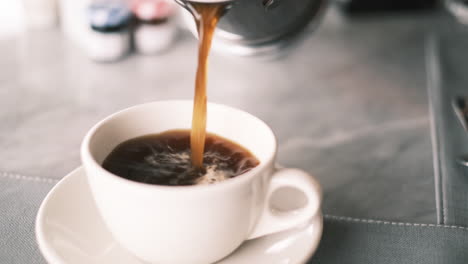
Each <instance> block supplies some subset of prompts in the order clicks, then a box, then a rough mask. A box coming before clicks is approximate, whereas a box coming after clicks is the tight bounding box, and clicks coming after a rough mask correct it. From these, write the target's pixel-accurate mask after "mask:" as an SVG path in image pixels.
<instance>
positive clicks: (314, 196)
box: [248, 168, 322, 239]
mask: <svg viewBox="0 0 468 264" xmlns="http://www.w3.org/2000/svg"><path fill="white" fill-rule="evenodd" d="M284 187H290V188H294V189H297V190H299V191H301V192H302V193H303V194H304V195H305V196H306V198H307V204H306V205H305V206H304V207H302V208H299V209H294V210H291V211H285V212H284V211H277V210H275V209H273V208H272V207H271V197H272V195H273V193H274V192H275V191H276V190H278V189H280V188H284ZM321 200H322V189H321V187H320V184H319V183H318V182H317V180H315V178H314V177H312V175H310V174H308V173H307V172H305V171H302V170H299V169H290V168H281V169H276V171H275V172H274V173H273V175H272V178H271V181H270V186H269V188H268V191H267V195H266V202H265V207H264V208H263V212H262V214H261V215H260V218H259V221H258V223H257V225H256V227H255V228H254V230H253V232H252V233H251V235H250V236H249V238H248V239H253V238H257V237H261V236H264V235H269V234H272V233H276V232H280V231H283V230H287V229H291V228H293V227H297V226H299V225H301V224H305V223H307V222H309V221H311V220H312V219H313V218H314V217H315V216H316V215H317V213H318V211H319V210H320V204H321Z"/></svg>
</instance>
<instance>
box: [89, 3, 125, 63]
mask: <svg viewBox="0 0 468 264" xmlns="http://www.w3.org/2000/svg"><path fill="white" fill-rule="evenodd" d="M131 18H132V16H131V13H130V9H129V8H128V7H127V5H126V4H125V3H122V2H117V3H114V2H100V3H94V4H91V5H90V6H89V7H88V19H89V23H88V25H89V26H90V27H91V32H90V33H89V35H88V37H89V39H88V41H87V43H86V44H87V51H88V55H89V56H90V58H91V59H93V60H95V61H102V62H111V61H115V60H118V59H120V58H122V57H123V56H125V55H126V54H127V53H128V52H129V51H130V23H131Z"/></svg>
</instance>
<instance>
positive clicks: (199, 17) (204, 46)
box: [179, 1, 230, 169]
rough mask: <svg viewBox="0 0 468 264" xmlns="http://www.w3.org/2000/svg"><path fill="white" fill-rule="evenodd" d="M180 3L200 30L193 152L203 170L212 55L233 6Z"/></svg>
mask: <svg viewBox="0 0 468 264" xmlns="http://www.w3.org/2000/svg"><path fill="white" fill-rule="evenodd" d="M179 3H180V4H182V5H183V6H184V8H186V9H187V10H189V12H190V13H191V14H192V16H193V18H194V19H195V22H196V25H197V30H198V38H199V47H198V66H197V74H196V78H195V96H194V101H193V115H192V130H191V133H190V149H191V155H192V156H191V159H192V165H193V167H195V168H197V169H202V168H203V154H204V148H205V139H206V118H207V117H206V108H207V95H206V88H207V87H206V86H207V71H208V55H209V52H210V48H211V41H212V39H213V33H214V31H215V29H216V25H217V24H218V21H219V19H220V18H221V16H222V15H223V14H224V13H225V12H226V11H227V9H228V7H229V6H230V2H229V1H223V2H196V1H184V2H179Z"/></svg>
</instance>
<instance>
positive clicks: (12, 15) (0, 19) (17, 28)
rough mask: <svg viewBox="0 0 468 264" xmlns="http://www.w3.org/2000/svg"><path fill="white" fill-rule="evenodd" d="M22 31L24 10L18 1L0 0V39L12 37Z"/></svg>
mask: <svg viewBox="0 0 468 264" xmlns="http://www.w3.org/2000/svg"><path fill="white" fill-rule="evenodd" d="M23 30H24V8H23V6H22V3H21V1H18V0H0V39H4V38H9V37H14V36H16V35H18V34H19V33H21V32H22V31H23Z"/></svg>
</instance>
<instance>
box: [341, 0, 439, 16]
mask: <svg viewBox="0 0 468 264" xmlns="http://www.w3.org/2000/svg"><path fill="white" fill-rule="evenodd" d="M338 3H339V5H340V6H341V8H342V9H343V11H345V12H346V13H349V14H359V13H374V12H390V11H406V10H408V11H414V10H427V9H432V8H435V7H437V6H438V4H439V0H341V1H338Z"/></svg>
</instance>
